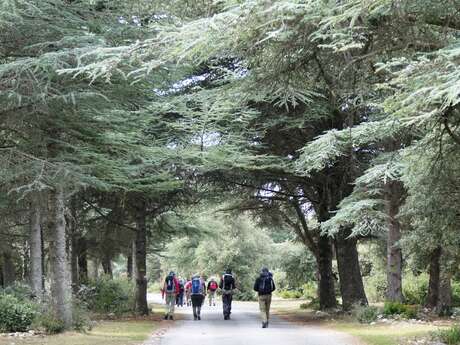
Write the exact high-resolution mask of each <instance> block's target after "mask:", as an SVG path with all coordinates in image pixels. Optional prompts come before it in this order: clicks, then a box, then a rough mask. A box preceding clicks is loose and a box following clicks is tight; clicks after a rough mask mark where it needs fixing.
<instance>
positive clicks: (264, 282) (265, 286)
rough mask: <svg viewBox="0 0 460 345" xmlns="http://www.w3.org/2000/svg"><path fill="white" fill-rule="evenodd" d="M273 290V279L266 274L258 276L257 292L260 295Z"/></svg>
mask: <svg viewBox="0 0 460 345" xmlns="http://www.w3.org/2000/svg"><path fill="white" fill-rule="evenodd" d="M272 292H273V280H272V278H271V277H270V276H269V275H267V276H260V278H259V293H260V294H261V295H269V294H271V293H272Z"/></svg>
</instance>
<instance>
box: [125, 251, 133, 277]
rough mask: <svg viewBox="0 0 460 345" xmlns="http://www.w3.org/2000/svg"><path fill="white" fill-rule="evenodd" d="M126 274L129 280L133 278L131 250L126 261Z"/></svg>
mask: <svg viewBox="0 0 460 345" xmlns="http://www.w3.org/2000/svg"><path fill="white" fill-rule="evenodd" d="M130 249H131V248H130ZM126 274H127V276H128V279H132V278H133V253H132V251H131V250H130V251H129V254H128V257H127V260H126Z"/></svg>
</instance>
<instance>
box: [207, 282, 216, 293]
mask: <svg viewBox="0 0 460 345" xmlns="http://www.w3.org/2000/svg"><path fill="white" fill-rule="evenodd" d="M209 290H211V291H216V290H217V283H216V282H211V283H210V284H209Z"/></svg>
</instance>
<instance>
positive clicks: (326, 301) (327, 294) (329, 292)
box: [317, 236, 337, 310]
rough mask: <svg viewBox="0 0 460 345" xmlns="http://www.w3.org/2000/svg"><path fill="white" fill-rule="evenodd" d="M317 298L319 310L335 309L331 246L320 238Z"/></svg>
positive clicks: (326, 239)
mask: <svg viewBox="0 0 460 345" xmlns="http://www.w3.org/2000/svg"><path fill="white" fill-rule="evenodd" d="M317 263H318V280H319V282H318V296H319V306H320V309H321V310H324V309H331V308H336V307H337V300H336V299H335V289H334V274H333V272H332V245H331V241H330V240H329V238H327V237H325V236H321V237H320V238H319V240H318V256H317Z"/></svg>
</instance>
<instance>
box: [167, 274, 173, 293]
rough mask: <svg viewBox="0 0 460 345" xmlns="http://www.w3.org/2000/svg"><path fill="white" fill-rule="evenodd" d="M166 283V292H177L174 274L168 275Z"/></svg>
mask: <svg viewBox="0 0 460 345" xmlns="http://www.w3.org/2000/svg"><path fill="white" fill-rule="evenodd" d="M165 283H166V292H168V293H173V292H176V284H175V283H174V276H167V277H166V279H165Z"/></svg>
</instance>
